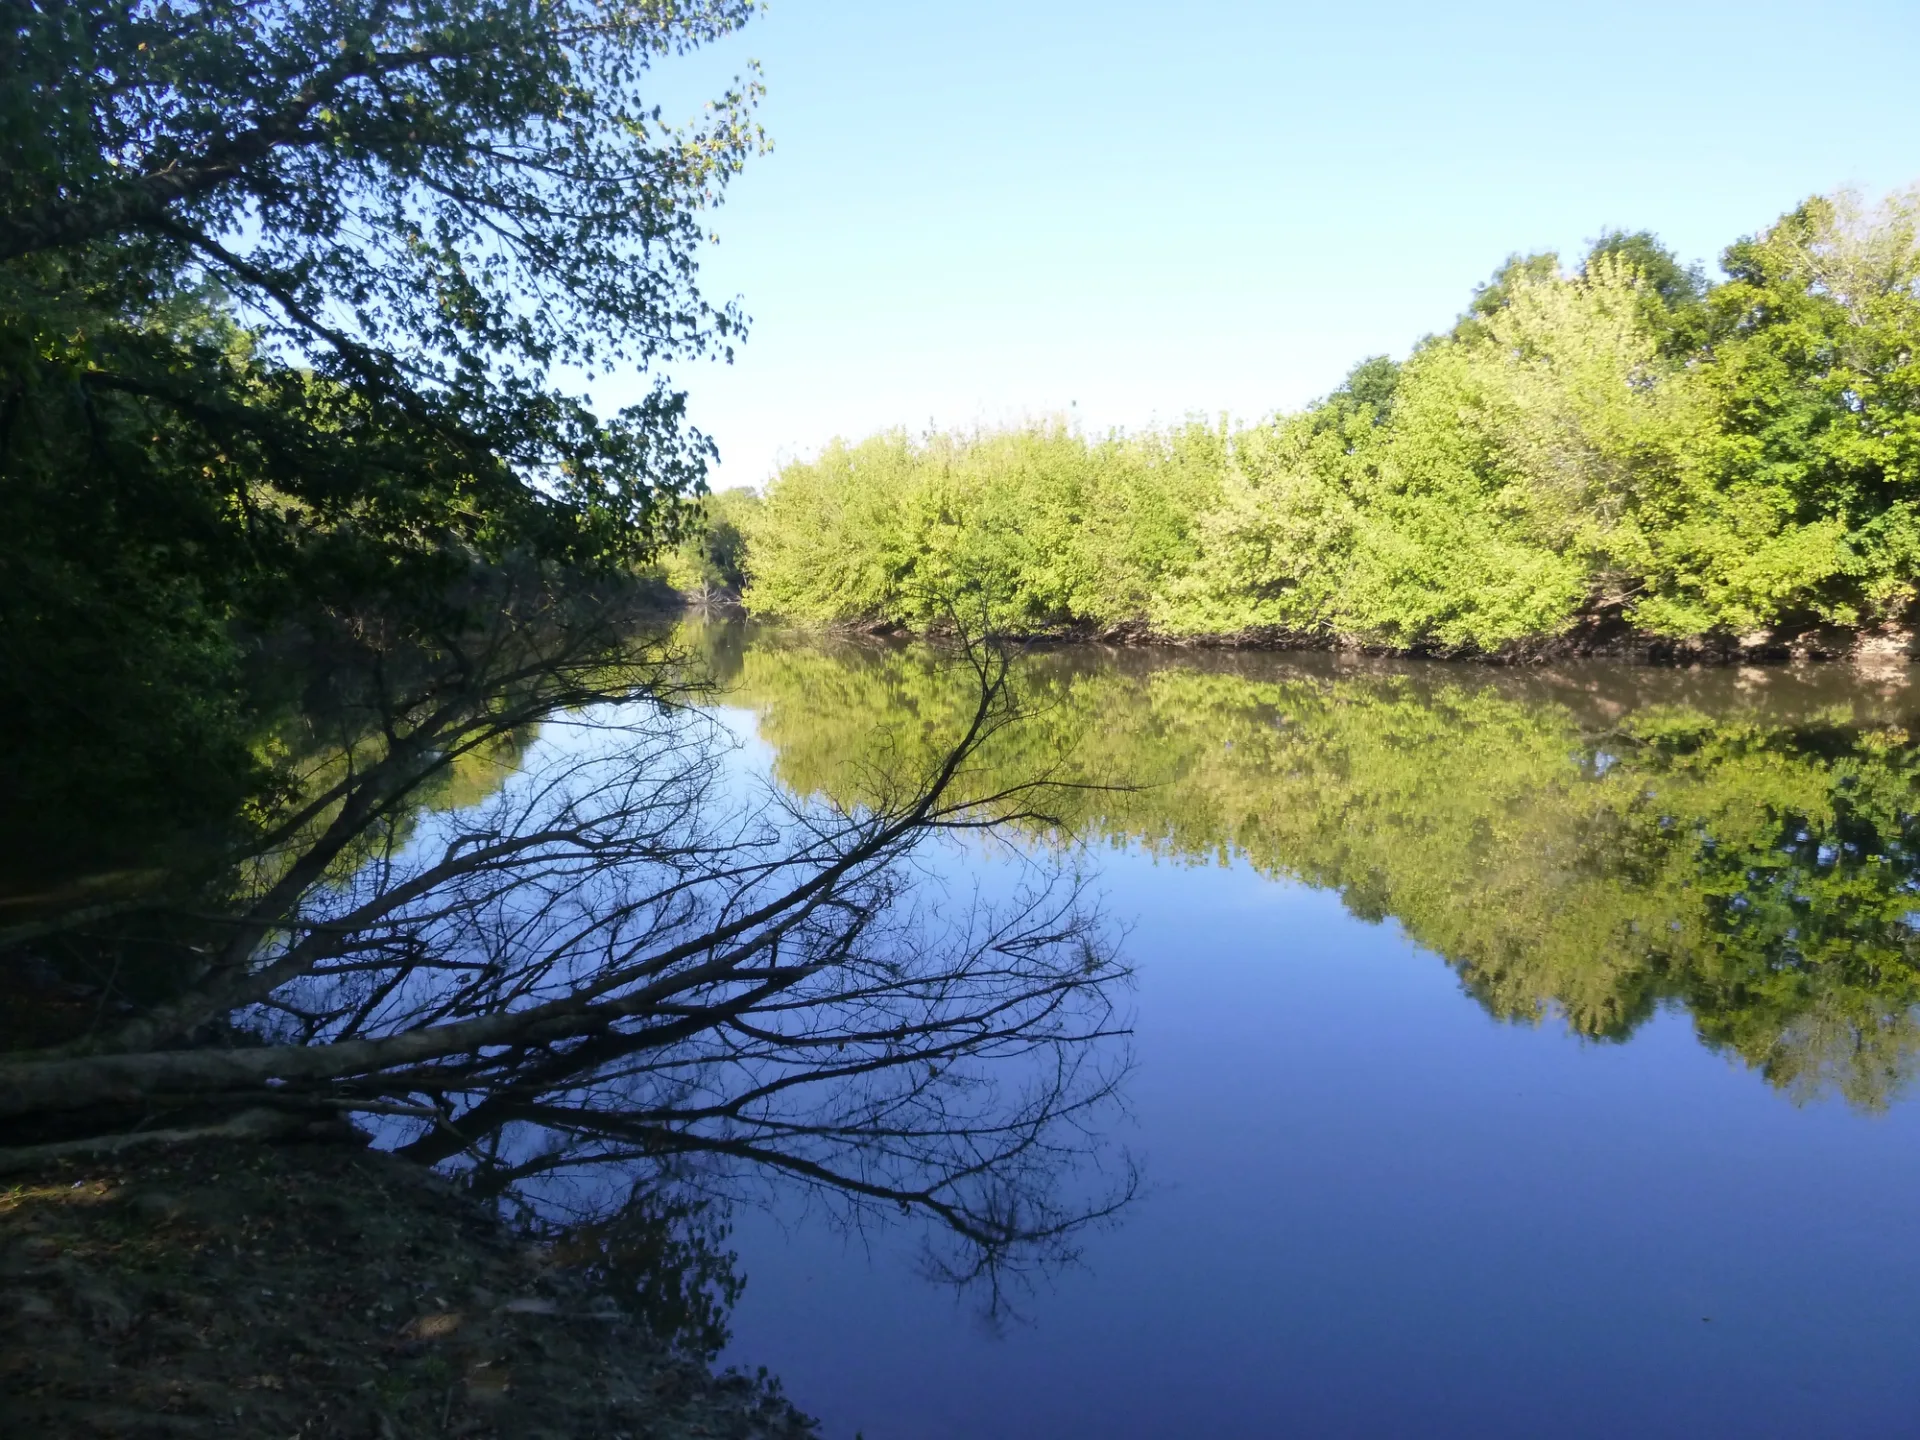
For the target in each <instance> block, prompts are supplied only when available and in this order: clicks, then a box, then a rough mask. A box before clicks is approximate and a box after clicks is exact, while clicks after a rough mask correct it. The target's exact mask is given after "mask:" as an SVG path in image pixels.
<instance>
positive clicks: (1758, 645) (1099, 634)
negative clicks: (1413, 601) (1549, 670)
mask: <svg viewBox="0 0 1920 1440" xmlns="http://www.w3.org/2000/svg"><path fill="white" fill-rule="evenodd" d="M817 628H820V629H822V630H825V631H827V632H829V633H836V634H842V635H866V636H879V637H897V638H903V639H904V638H911V637H913V636H914V635H915V633H916V632H914V631H912V630H909V629H908V628H907V627H906V626H903V625H899V624H896V623H894V622H893V621H890V620H871V621H853V622H846V623H842V624H837V625H829V626H822V627H817ZM928 633H929V634H930V635H933V636H937V635H939V634H940V633H941V632H939V631H933V632H928ZM1005 638H1007V639H1009V640H1011V641H1013V642H1014V643H1016V644H1020V645H1027V646H1047V645H1119V646H1157V647H1164V648H1169V649H1188V650H1315V651H1338V652H1345V653H1350V654H1357V655H1373V656H1384V657H1393V658H1398V659H1407V660H1464V661H1474V662H1477V663H1480V664H1484V665H1538V664H1546V663H1549V662H1553V661H1560V660H1624V661H1629V662H1633V663H1638V664H1646V665H1786V664H1793V663H1796V662H1808V661H1814V662H1831V661H1843V660H1851V661H1855V662H1857V663H1860V664H1863V665H1867V666H1871V667H1881V666H1887V665H1905V664H1908V663H1911V662H1912V661H1913V660H1915V659H1920V635H1916V633H1915V631H1914V630H1913V629H1912V628H1909V627H1906V626H1899V627H1891V626H1890V627H1883V628H1878V629H1871V630H1868V629H1850V628H1846V627H1842V626H1834V625H1807V626H1798V627H1780V628H1776V629H1770V630H1757V631H1752V632H1749V633H1747V634H1743V635H1732V634H1724V635H1695V636H1687V637H1678V638H1677V637H1674V636H1671V635H1650V634H1646V633H1644V632H1641V631H1636V630H1633V629H1632V628H1630V627H1628V626H1625V625H1621V624H1619V623H1616V622H1613V621H1610V620H1605V619H1599V620H1594V621H1583V622H1581V623H1579V624H1577V625H1575V626H1574V627H1572V628H1571V629H1569V630H1567V631H1566V632H1565V633H1563V634H1560V635H1553V636H1546V637H1542V638H1540V639H1535V640H1524V641H1516V642H1514V643H1513V644H1511V645H1504V646H1502V647H1500V648H1499V649H1497V650H1478V649H1471V648H1464V649H1463V648H1452V649H1450V648H1447V647H1444V646H1436V645H1411V646H1395V645H1382V644H1377V643H1374V642H1370V641H1365V640H1359V639H1355V638H1354V637H1352V636H1347V635H1335V634H1330V633H1327V632H1325V631H1308V630H1287V629H1281V628H1278V627H1260V628H1254V629H1248V630H1235V631H1225V632H1220V633H1217V634H1202V635H1177V634H1170V633H1168V632H1167V631H1164V630H1156V629H1155V628H1154V627H1153V626H1151V625H1149V624H1147V623H1146V622H1144V621H1127V622H1124V623H1122V624H1118V625H1092V624H1085V623H1080V622H1075V623H1071V624H1062V625H1056V626H1048V627H1045V628H1040V629H1034V630H1025V631H1019V632H1016V633H1013V634H1010V635H1008V636H1006V637H1005Z"/></svg>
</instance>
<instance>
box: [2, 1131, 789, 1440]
mask: <svg viewBox="0 0 1920 1440" xmlns="http://www.w3.org/2000/svg"><path fill="white" fill-rule="evenodd" d="M812 1434H813V1428H812V1426H811V1424H810V1422H808V1421H806V1420H805V1419H804V1417H802V1416H800V1415H799V1414H798V1412H796V1411H795V1410H793V1409H792V1407H791V1406H789V1405H788V1404H787V1403H786V1402H785V1401H784V1400H783V1399H781V1398H780V1397H779V1395H778V1393H777V1388H772V1387H769V1386H767V1385H766V1384H764V1383H762V1382H758V1381H751V1380H748V1379H745V1378H742V1377H738V1376H719V1377H716V1376H714V1375H712V1374H711V1373H710V1372H709V1371H708V1370H707V1369H706V1368H705V1367H704V1366H702V1365H700V1364H698V1363H695V1362H693V1361H689V1360H686V1359H682V1358H677V1357H674V1356H671V1355H667V1354H664V1353H662V1352H661V1351H660V1350H659V1349H658V1347H657V1346H656V1345H655V1344H653V1343H652V1342H650V1341H649V1339H648V1337H647V1336H646V1335H645V1334H644V1333H643V1332H641V1331H640V1330H638V1329H637V1328H636V1327H635V1326H634V1325H633V1324H632V1323H631V1322H630V1321H628V1320H627V1319H626V1318H625V1317H624V1316H623V1315H622V1314H621V1312H620V1311H619V1310H618V1308H617V1307H616V1306H615V1304H614V1301H613V1297H612V1296H611V1295H609V1294H607V1293H605V1292H604V1291H596V1289H595V1287H594V1286H592V1285H591V1284H590V1283H589V1282H587V1281H586V1280H585V1279H583V1278H582V1277H581V1276H580V1275H579V1274H578V1273H577V1272H574V1271H570V1270H568V1269H566V1268H565V1267H563V1266H561V1265H559V1264H558V1263H556V1260H555V1258H554V1255H553V1253H552V1252H551V1251H550V1250H547V1249H544V1248H542V1247H540V1246H537V1245H531V1244H529V1243H527V1242H526V1241H524V1240H522V1239H521V1238H519V1237H517V1236H516V1235H514V1234H513V1233H512V1232H511V1231H509V1230H508V1229H507V1228H506V1227H505V1226H503V1225H502V1224H501V1223H500V1222H499V1220H498V1219H497V1218H495V1216H494V1215H492V1214H491V1213H490V1212H488V1211H486V1210H484V1209H482V1208H481V1207H479V1206H477V1205H475V1204H474V1203H472V1202H470V1201H468V1200H467V1199H466V1198H465V1197H463V1196H461V1195H460V1194H458V1193H457V1192H456V1191H454V1190H453V1189H452V1188H451V1187H450V1186H448V1185H447V1184H446V1183H445V1182H444V1181H442V1180H440V1179H438V1178H437V1177H435V1176H432V1175H430V1174H427V1173H425V1172H422V1171H420V1170H418V1169H417V1168H416V1167H413V1166H410V1165H407V1164H405V1163H404V1162H401V1161H397V1160H394V1159H392V1158H390V1157H387V1156H384V1155H380V1154H378V1153H375V1152H372V1151H367V1150H363V1149H360V1148H357V1147H355V1146H352V1145H347V1144H340V1143H326V1144H320V1143H315V1144H298V1145H263V1144H223V1145H209V1146H202V1147H200V1148H197V1149H193V1150H190V1151H170V1152H167V1153H165V1154H163V1155H159V1156H153V1155H149V1156H147V1157H145V1158H143V1159H141V1160H139V1161H137V1162H135V1161H131V1160H127V1161H118V1160H116V1161H90V1162H69V1163H63V1164H61V1165H57V1166H49V1167H47V1168H46V1169H45V1170H44V1171H42V1172H40V1173H37V1174H33V1175H29V1176H24V1177H22V1176H16V1177H14V1178H13V1182H12V1183H10V1184H9V1185H7V1186H6V1187H5V1188H0V1435H7V1436H23V1437H24V1436H47V1437H56V1436H75V1437H79V1436H123V1437H147V1436H199V1435H239V1436H260V1437H271V1440H295V1437H314V1440H319V1437H329V1440H331V1437H341V1440H348V1437H352V1440H361V1437H367V1440H400V1437H406V1440H411V1437H415V1436H461V1437H484V1436H498V1437H502V1440H522V1437H525V1440H538V1437H555V1440H559V1437H567V1440H573V1437H587V1436H592V1437H606V1440H613V1437H620V1436H627V1437H632V1440H643V1437H654V1440H669V1437H674V1440H677V1437H682V1436H720V1437H742V1440H744V1437H766V1440H788V1437H795V1440H797V1437H804V1436H810V1435H812Z"/></svg>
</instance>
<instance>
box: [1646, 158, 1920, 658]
mask: <svg viewBox="0 0 1920 1440" xmlns="http://www.w3.org/2000/svg"><path fill="white" fill-rule="evenodd" d="M1723 265H1724V267H1725V269H1726V271H1727V273H1728V275H1729V277H1730V279H1729V280H1728V282H1727V283H1726V284H1724V285H1722V286H1720V287H1719V288H1718V289H1716V290H1715V291H1714V292H1713V293H1712V295H1711V296H1710V297H1709V299H1708V301H1707V305H1708V310H1709V314H1710V323H1711V327H1712V335H1711V342H1710V344H1709V346H1708V347H1707V349H1706V351H1705V353H1704V354H1703V355H1702V357H1701V361H1702V363H1700V364H1698V365H1697V366H1696V369H1697V379H1698V383H1699V384H1700V385H1701V387H1702V389H1703V390H1704V392H1705V394H1706V395H1707V397H1708V400H1709V403H1710V404H1711V405H1712V407H1713V411H1714V415H1715V420H1716V426H1715V432H1714V435H1713V439H1712V443H1711V446H1710V447H1709V450H1708V452H1707V454H1706V455H1705V456H1704V457H1703V462H1702V465H1701V467H1700V474H1699V478H1698V482H1697V484H1696V485H1695V486H1693V487H1692V488H1691V489H1690V491H1689V492H1688V493H1687V494H1686V495H1685V496H1684V497H1681V499H1680V503H1678V504H1676V506H1675V507H1674V510H1673V513H1672V514H1671V515H1670V516H1669V517H1668V521H1667V524H1666V527H1665V528H1666V529H1667V531H1668V532H1669V537H1668V541H1667V543H1666V545H1665V546H1663V550H1664V552H1665V553H1664V555H1663V564H1662V570H1663V574H1662V575H1661V577H1660V591H1661V597H1660V600H1659V603H1658V605H1657V606H1655V605H1649V606H1646V607H1644V608H1645V609H1646V611H1647V613H1648V618H1649V619H1650V620H1652V621H1653V622H1654V623H1656V624H1658V625H1660V626H1661V627H1663V628H1669V629H1675V630H1688V631H1697V630H1705V629H1708V628H1712V627H1716V626H1718V627H1725V628H1731V629H1747V628H1751V627H1757V626H1768V625H1776V624H1781V623H1792V622H1801V623H1804V622H1808V621H1825V622H1831V623H1836V624H1843V625H1856V624H1863V623H1872V622H1875V621H1878V620H1882V619H1886V618H1890V617H1891V618H1897V617H1899V616H1900V615H1901V614H1902V613H1903V612H1904V611H1905V610H1906V609H1907V608H1908V607H1909V606H1911V605H1912V604H1913V602H1914V598H1915V592H1914V589H1913V578H1912V577H1913V576H1914V574H1915V573H1916V567H1917V566H1920V510H1917V509H1916V506H1917V505H1920V192H1915V191H1908V192H1905V193H1902V194H1897V195H1894V196H1892V197H1890V198H1889V199H1888V200H1887V202H1886V203H1885V205H1884V206H1883V207H1882V208H1881V209H1880V210H1879V211H1878V212H1877V213H1876V212H1869V211H1867V210H1866V209H1864V207H1862V205H1861V204H1860V202H1859V201H1858V199H1857V198H1856V197H1853V196H1849V195H1841V196H1838V197H1834V198H1831V199H1814V200H1810V201H1808V202H1807V203H1806V204H1804V205H1802V206H1801V207H1800V208H1799V209H1797V210H1795V211H1794V212H1793V213H1792V214H1790V215H1787V216H1785V217H1784V218H1783V219H1782V220H1781V221H1780V222H1779V223H1778V224H1777V225H1775V226H1774V227H1773V228H1772V229H1770V230H1768V231H1766V232H1765V233H1763V234H1761V235H1759V236H1756V237H1754V238H1751V239H1748V240H1743V241H1741V242H1740V243H1738V244H1736V245H1734V246H1731V247H1730V248H1729V249H1728V251H1727V253H1726V256H1725V259H1724V261H1723Z"/></svg>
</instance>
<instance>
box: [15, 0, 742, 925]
mask: <svg viewBox="0 0 1920 1440" xmlns="http://www.w3.org/2000/svg"><path fill="white" fill-rule="evenodd" d="M750 10H751V6H750V5H749V4H747V3H745V0H700V3H695V4H691V5H670V6H669V5H660V4H656V3H651V0H538V3H534V4H529V5H523V6H511V5H509V6H502V5H498V4H494V3H490V0H451V3H444V4H442V3H435V4H411V3H398V4H396V3H392V0H259V3H251V0H249V3H229V0H206V3H194V0H186V3H175V0H49V3H43V4H32V3H22V4H18V5H15V6H12V7H10V8H9V10H8V12H7V16H8V18H7V24H6V25H5V26H4V27H0V662H4V663H0V795H4V799H5V803H6V806H7V810H8V813H9V815H10V816H12V817H14V819H15V820H16V822H17V823H16V824H14V825H12V826H10V827H9V828H10V832H11V836H12V837H13V841H14V843H13V844H11V846H10V848H9V850H8V853H5V854H4V855H0V868H4V869H5V870H6V871H8V872H9V875H10V877H11V878H13V879H14V880H15V883H16V884H18V885H20V886H21V887H22V888H25V889H29V890H31V889H33V888H34V887H37V886H41V885H45V884H50V883H52V882H53V881H54V880H56V879H58V878H60V877H61V876H63V875H66V874H71V873H73V872H76V871H78V872H85V871H87V870H91V869H100V868H106V867H115V866H127V865H133V864H138V863H141V862H142V861H143V859H144V856H145V852H146V851H147V850H148V849H150V848H151V847H152V845H153V844H154V843H156V838H157V837H166V836H169V835H174V834H177V833H179V832H183V831H184V832H195V831H205V830H208V829H213V828H218V827H220V826H221V825H222V824H223V823H224V822H225V821H226V820H227V818H228V817H230V816H231V814H232V812H233V809H234V807H235V805H236V804H237V803H239V802H240V801H241V800H242V799H244V798H245V797H246V796H248V795H249V794H257V793H258V792H259V790H260V788H261V786H262V785H263V784H266V783H268V777H267V776H266V775H265V774H264V773H263V771H262V770H261V768H260V767H259V766H258V765H257V764H255V763H254V761H253V760H252V759H251V758H250V757H249V754H248V746H249V742H250V741H251V739H252V738H253V736H254V735H255V734H256V733H257V731H258V730H259V729H260V728H261V726H262V725H263V723H264V720H265V717H264V715H263V713H262V710H263V704H262V701H261V699H260V697H259V696H258V695H256V694H254V693H251V691H250V688H249V685H248V676H247V674H246V673H245V666H244V664H243V661H244V657H245V654H246V652H247V650H248V649H249V648H250V647H253V646H258V645H261V644H267V643H270V641H271V637H273V636H274V635H276V633H277V632H279V631H281V630H284V629H287V628H289V627H291V628H295V629H300V628H305V629H309V630H313V629H319V630H324V629H327V628H329V627H331V626H334V625H336V624H337V625H340V626H344V627H346V628H348V629H351V628H353V627H354V626H357V625H360V624H361V623H363V618H364V616H365V614H366V613H367V612H369V611H371V610H376V609H377V610H379V611H380V612H381V618H380V620H379V621H378V622H377V623H379V624H382V625H389V626H390V625H392V624H394V623H396V622H398V621H400V620H401V619H403V618H406V619H409V620H410V621H411V622H412V623H413V624H414V625H415V627H416V628H417V629H421V630H424V631H427V632H434V631H439V630H444V629H446V628H448V627H449V626H453V625H457V624H458V623H459V622H460V618H461V617H459V616H458V615H456V614H454V613H453V612H452V607H451V598H452V597H453V596H454V595H455V594H457V593H462V587H463V585H464V584H465V579H466V577H467V576H468V572H469V571H470V570H471V569H472V568H473V567H474V566H476V565H494V564H506V563H513V564H521V565H524V564H526V563H554V564H559V565H564V566H568V567H572V568H573V569H574V570H575V571H578V572H583V573H584V572H589V571H592V572H596V573H606V572H608V571H610V570H614V569H617V568H619V567H620V566H623V565H626V564H628V563H630V562H632V561H634V560H636V559H641V558H644V557H645V556H646V555H648V554H649V553H651V551H652V550H653V549H654V548H656V547H657V546H658V545H660V544H661V543H664V542H671V541H672V540H674V539H675V538H676V537H677V535H678V534H679V532H680V529H681V528H682V525H683V521H684V517H685V510H686V507H685V506H684V505H683V504H682V503H681V500H682V497H685V496H687V495H688V494H690V493H691V492H693V491H694V490H696V489H697V488H698V486H699V485H700V483H701V480H702V477H703V475H704V471H705V465H706V461H707V458H708V456H709V454H710V449H711V447H710V446H709V444H708V443H707V441H706V440H705V439H704V438H703V437H701V436H700V435H698V434H697V433H696V432H694V431H692V430H691V429H689V428H688V427H687V426H686V424H685V422H684V416H683V406H682V401H681V397H680V395H679V394H677V393H676V392H674V391H673V390H672V389H671V388H670V387H669V386H668V385H667V384H666V382H665V380H664V379H663V378H661V377H660V376H659V375H658V373H657V370H658V367H659V365H660V364H662V363H664V362H667V361H670V360H672V359H674V358H675V357H682V356H687V355H691V354H694V353H698V352H700V351H702V350H709V349H714V348H719V349H721V350H723V351H728V352H729V353H730V347H731V345H732V344H733V343H734V342H735V341H736V340H737V339H738V338H739V337H740V335H741V334H742V333H743V324H744V320H743V317H742V316H741V315H740V313H739V311H738V310H737V308H736V307H733V306H715V305H712V304H710V303H709V302H708V301H707V300H706V299H704V298H703V297H702V295H701V293H700V291H699V287H698V284H697V280H698V271H697V265H696V261H695V250H696V247H697V244H698V242H699V241H700V239H701V235H702V214H703V212H704V211H705V210H706V209H707V208H708V207H710V206H711V205H713V204H714V203H717V201H718V200H719V198H720V196H721V194H722V192H723V190H724V187H725V184H726V182H727V181H728V179H729V178H730V177H731V176H732V175H733V174H734V173H735V172H736V171H737V169H738V168H739V166H740V164H741V163H742V161H743V160H744V158H745V157H746V156H747V155H748V154H749V153H750V152H751V151H753V150H754V149H755V148H756V147H757V146H759V145H760V143H761V139H760V135H759V131H758V130H757V128H756V127H755V126H754V124H753V122H752V118H751V116H752V108H753V104H754V100H755V96H756V94H757V88H756V86H755V85H754V84H751V83H746V84H738V85H736V86H735V87H734V88H733V89H731V90H730V91H728V92H727V93H726V94H724V95H723V96H721V97H720V98H719V99H718V100H717V101H716V102H715V103H714V105H712V106H711V107H710V108H709V110H708V111H707V112H706V115H705V117H704V118H703V119H702V120H701V121H700V122H699V123H697V124H695V125H693V126H691V127H689V128H675V127H674V126H672V125H671V124H668V123H666V122H665V121H663V119H662V117H661V114H660V112H659V110H658V108H657V107H653V106H650V105H649V104H648V103H647V100H646V90H647V86H648V81H649V74H650V67H651V66H652V65H653V64H654V63H655V62H656V61H657V60H659V59H661V58H662V57H666V56H670V55H674V54H677V53H680V52H682V51H685V50H687V49H689V48H691V47H693V46H695V45H698V44H701V43H703V42H705V41H707V40H710V39H712V38H714V37H717V36H719V35H722V34H724V33H726V32H728V31H729V30H732V29H733V28H735V27H736V26H738V25H739V24H740V23H741V22H742V21H744V19H745V18H746V17H747V15H748V14H749V13H750ZM621 366H637V367H640V368H641V369H642V370H653V371H655V372H656V373H655V383H654V386H653V389H652V392H651V393H650V394H649V395H648V396H647V397H646V398H645V399H644V400H642V401H641V402H640V403H638V404H636V405H633V406H631V407H629V408H627V409H625V410H623V411H621V412H620V413H618V414H616V415H614V416H611V417H602V416H600V415H597V414H595V413H594V412H593V410H592V409H591V408H590V407H589V406H588V405H587V403H586V401H585V399H584V398H583V397H582V396H581V395H580V394H579V393H577V384H578V382H577V379H576V380H574V381H572V382H565V381H563V380H562V379H561V378H560V377H562V376H575V377H577V376H578V375H580V374H582V373H584V374H586V375H589V376H591V375H594V374H600V373H605V372H607V371H609V370H612V369H614V368H617V367H621ZM570 384H571V385H573V386H574V387H576V388H569V385H570ZM465 593H479V592H477V591H474V590H472V589H471V588H470V587H469V588H468V589H467V590H466V592H465ZM5 888H9V887H6V886H4V885H0V889H5Z"/></svg>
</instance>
